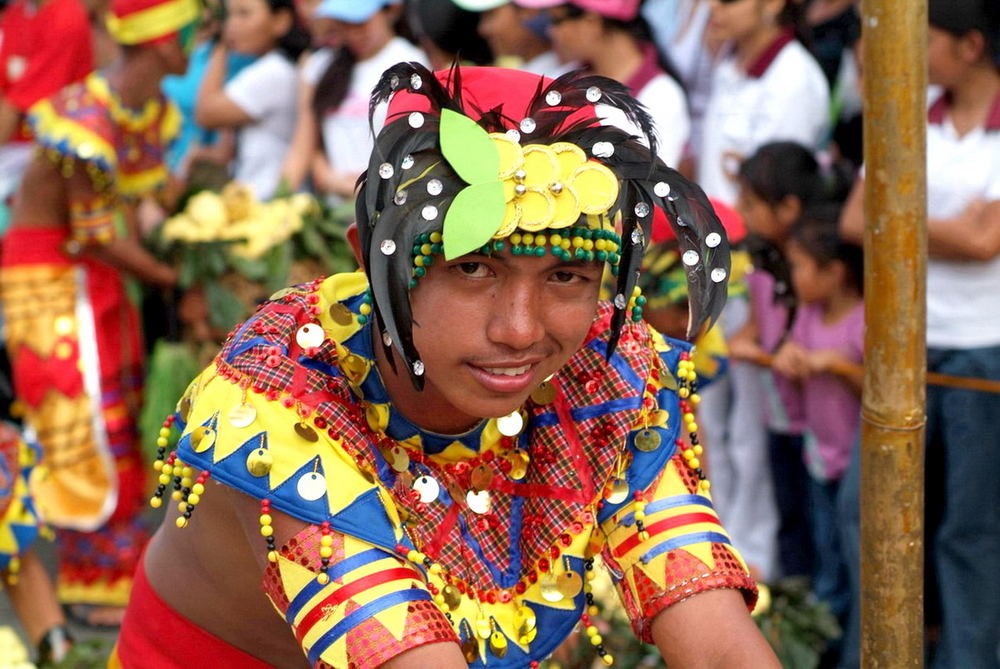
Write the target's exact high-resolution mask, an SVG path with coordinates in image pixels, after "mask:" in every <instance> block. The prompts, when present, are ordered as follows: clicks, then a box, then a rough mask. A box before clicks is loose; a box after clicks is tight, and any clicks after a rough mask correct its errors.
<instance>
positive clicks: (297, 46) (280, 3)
mask: <svg viewBox="0 0 1000 669" xmlns="http://www.w3.org/2000/svg"><path fill="white" fill-rule="evenodd" d="M267 6H268V9H270V10H271V13H272V14H277V13H278V12H288V14H289V16H290V17H291V19H292V25H291V27H289V28H288V32H286V33H285V34H284V35H282V36H281V37H279V38H278V42H277V44H276V45H275V46H276V47H277V48H278V51H280V52H281V53H282V54H283V55H284V56H285V57H286V58H287V59H288V60H290V61H292V63H296V62H298V60H299V56H301V55H302V54H303V53H305V51H306V49H308V48H309V45H310V44H311V43H312V37H311V36H310V35H309V31H308V30H306V27H305V26H304V25H303V24H302V21H301V19H299V13H298V12H297V11H296V9H295V2H294V0H267Z"/></svg>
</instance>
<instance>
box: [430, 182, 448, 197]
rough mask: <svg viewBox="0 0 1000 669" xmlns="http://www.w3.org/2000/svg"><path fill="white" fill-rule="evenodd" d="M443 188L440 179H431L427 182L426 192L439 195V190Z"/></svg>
mask: <svg viewBox="0 0 1000 669" xmlns="http://www.w3.org/2000/svg"><path fill="white" fill-rule="evenodd" d="M443 190H444V184H443V183H441V180H440V179H431V180H430V181H428V182H427V194H428V195H440V194H441V191H443Z"/></svg>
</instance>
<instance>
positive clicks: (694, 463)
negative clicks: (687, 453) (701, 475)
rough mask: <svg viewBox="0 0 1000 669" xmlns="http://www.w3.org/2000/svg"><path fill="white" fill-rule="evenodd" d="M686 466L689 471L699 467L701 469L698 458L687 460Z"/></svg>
mask: <svg viewBox="0 0 1000 669" xmlns="http://www.w3.org/2000/svg"><path fill="white" fill-rule="evenodd" d="M688 465H689V466H690V467H691V469H698V468H699V467H701V460H699V459H698V458H691V459H690V460H688Z"/></svg>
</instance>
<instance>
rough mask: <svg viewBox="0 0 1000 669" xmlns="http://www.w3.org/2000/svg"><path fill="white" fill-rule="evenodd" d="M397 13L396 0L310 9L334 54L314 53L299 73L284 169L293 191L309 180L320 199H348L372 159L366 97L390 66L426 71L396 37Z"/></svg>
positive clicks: (328, 3)
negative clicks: (335, 43) (327, 26)
mask: <svg viewBox="0 0 1000 669" xmlns="http://www.w3.org/2000/svg"><path fill="white" fill-rule="evenodd" d="M399 10H400V5H399V3H398V1H397V0H323V1H322V2H321V3H320V4H319V5H318V6H317V7H316V10H315V14H316V16H317V18H322V19H328V20H330V21H331V22H332V24H333V28H332V32H333V35H334V36H335V37H336V38H337V39H338V40H339V42H340V47H339V48H337V49H329V48H325V49H320V50H319V51H317V52H316V53H314V54H312V55H311V56H310V57H309V58H308V59H307V60H306V61H305V63H304V64H303V66H302V68H301V79H300V84H299V93H298V99H299V114H298V119H297V125H296V128H295V138H294V140H293V142H292V148H291V150H290V151H289V152H288V157H287V159H286V160H285V164H284V166H283V167H282V174H283V175H284V178H285V179H286V181H287V183H288V185H289V187H291V188H292V189H298V188H300V187H301V186H302V184H303V183H304V182H305V180H306V178H307V177H309V178H311V180H312V184H313V187H314V188H315V189H316V190H317V191H319V192H320V193H322V194H324V195H327V196H332V197H333V198H334V199H344V198H351V197H353V194H354V185H355V183H356V182H357V179H358V176H359V175H360V174H361V173H362V172H364V171H365V170H366V169H367V167H368V158H369V156H370V155H371V151H372V138H371V133H370V132H369V129H368V99H369V96H370V95H371V91H372V89H373V88H374V87H375V84H377V83H378V80H379V77H380V76H381V74H382V72H383V71H385V70H386V69H388V68H389V67H391V66H392V65H395V64H396V63H399V62H414V61H415V62H418V63H421V64H426V63H427V59H426V56H425V55H424V53H423V52H422V51H420V50H419V49H418V48H417V47H415V46H413V45H412V44H411V43H410V42H408V41H406V40H405V39H403V38H402V37H399V36H398V35H396V33H395V31H394V29H393V25H394V23H395V21H396V19H397V17H398V15H399ZM382 113H383V114H384V110H383V112H382ZM382 120H384V116H382V118H378V119H376V125H377V126H378V125H381V122H382ZM376 131H377V127H376Z"/></svg>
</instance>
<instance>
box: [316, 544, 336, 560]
mask: <svg viewBox="0 0 1000 669" xmlns="http://www.w3.org/2000/svg"><path fill="white" fill-rule="evenodd" d="M319 556H320V557H324V558H328V557H333V549H332V548H330V547H329V546H320V547H319Z"/></svg>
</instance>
